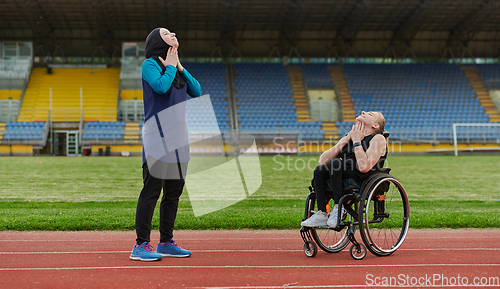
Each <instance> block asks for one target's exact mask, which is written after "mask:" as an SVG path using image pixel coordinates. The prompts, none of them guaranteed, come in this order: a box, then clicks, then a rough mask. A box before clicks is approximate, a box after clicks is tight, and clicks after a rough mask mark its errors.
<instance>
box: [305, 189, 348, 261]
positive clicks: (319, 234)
mask: <svg viewBox="0 0 500 289" xmlns="http://www.w3.org/2000/svg"><path fill="white" fill-rule="evenodd" d="M314 203H315V202H312V203H310V204H311V206H313V208H309V212H311V211H312V210H313V209H314ZM329 206H330V208H333V206H334V203H333V199H330V200H329ZM310 215H311V213H310ZM310 215H309V216H308V217H310ZM348 218H352V217H351V216H349V215H348ZM353 229H355V228H354V227H353ZM311 235H312V237H313V239H314V241H315V242H316V244H318V247H320V248H321V250H323V251H325V252H327V253H337V252H340V251H342V250H344V249H345V248H346V247H347V245H349V242H350V241H349V237H348V236H347V228H343V229H342V230H340V231H337V230H334V229H331V228H329V227H327V226H325V227H315V228H311Z"/></svg>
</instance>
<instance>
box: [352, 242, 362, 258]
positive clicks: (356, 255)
mask: <svg viewBox="0 0 500 289" xmlns="http://www.w3.org/2000/svg"><path fill="white" fill-rule="evenodd" d="M350 253H351V257H352V258H353V259H354V260H361V259H363V258H364V257H365V256H366V246H365V245H363V244H359V251H358V250H356V245H352V246H351V249H350Z"/></svg>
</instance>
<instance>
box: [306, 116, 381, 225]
mask: <svg viewBox="0 0 500 289" xmlns="http://www.w3.org/2000/svg"><path fill="white" fill-rule="evenodd" d="M384 127H385V118H384V116H383V115H382V113H381V112H371V111H370V112H364V111H362V112H361V114H360V115H359V116H358V117H357V118H356V124H355V125H353V127H352V129H351V131H350V132H349V133H347V134H346V135H345V136H344V137H342V138H341V139H340V140H339V142H338V143H337V144H336V145H335V146H333V147H332V148H330V149H328V150H327V151H325V152H324V153H323V154H322V155H321V156H320V158H319V161H318V166H317V167H316V169H315V170H314V179H313V185H314V188H315V192H316V200H317V202H318V212H317V213H316V214H314V215H312V216H311V217H310V218H309V219H307V220H305V221H303V222H302V223H301V226H303V227H322V226H329V227H331V228H336V227H337V216H338V210H339V208H338V203H339V200H340V198H341V197H342V189H343V182H345V181H346V180H350V179H353V180H354V181H355V182H356V183H357V184H361V183H362V182H363V180H365V179H366V178H367V177H369V176H370V175H371V174H372V173H373V172H374V171H377V170H380V169H382V168H383V166H384V161H385V159H386V158H387V140H386V138H385V137H384V136H383V132H384ZM328 182H330V186H328ZM328 187H330V188H331V190H332V191H333V200H334V204H335V206H334V208H333V209H332V210H331V212H330V214H327V208H326V199H325V196H326V190H327V189H328ZM344 216H345V211H344V210H343V214H342V219H343V218H344Z"/></svg>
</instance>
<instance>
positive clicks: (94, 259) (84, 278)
mask: <svg viewBox="0 0 500 289" xmlns="http://www.w3.org/2000/svg"><path fill="white" fill-rule="evenodd" d="M152 237H153V240H152V242H153V243H154V246H153V247H156V246H155V245H156V242H157V240H158V235H154V236H152ZM134 239H135V233H134V232H0V288H158V287H170V288H172V287H202V288H210V287H217V288H221V287H230V288H288V287H290V288H346V287H347V288H387V287H389V286H385V285H386V283H387V284H388V285H393V286H392V287H415V288H417V287H418V288H428V287H432V286H431V285H434V288H440V287H443V286H442V285H446V283H445V282H447V285H455V286H452V287H468V288H471V285H474V282H475V281H477V282H476V283H477V284H478V285H481V282H482V284H483V285H490V286H491V285H493V286H491V287H489V288H500V284H499V281H498V280H499V278H500V241H499V240H500V230H410V231H409V233H408V236H407V238H406V240H405V242H404V243H403V245H402V246H401V247H400V248H399V249H398V250H397V251H396V252H395V253H394V254H393V255H391V256H388V257H376V256H374V255H372V254H370V253H369V252H368V254H367V256H366V257H365V258H364V259H363V260H360V261H356V260H354V259H352V258H351V256H350V254H349V252H348V249H349V247H350V246H349V247H347V249H346V250H344V251H342V252H340V253H336V254H328V253H325V252H323V251H319V252H318V254H317V255H316V257H315V258H308V257H306V256H305V254H304V252H303V250H302V245H303V242H302V239H301V237H300V234H299V230H298V229H297V230H293V231H275V230H273V231H250V230H243V231H176V232H175V239H176V240H177V242H178V243H179V245H180V246H182V247H184V248H186V249H189V250H192V251H193V255H192V256H191V257H189V258H164V259H163V260H162V261H159V262H140V261H132V260H130V259H129V255H130V252H131V250H132V246H133V245H134ZM358 240H360V238H359V236H358ZM384 280H385V282H386V283H384ZM466 282H467V283H466ZM495 282H496V283H495ZM465 285H468V286H465ZM445 287H446V286H445ZM472 287H476V286H472ZM446 288H449V287H446Z"/></svg>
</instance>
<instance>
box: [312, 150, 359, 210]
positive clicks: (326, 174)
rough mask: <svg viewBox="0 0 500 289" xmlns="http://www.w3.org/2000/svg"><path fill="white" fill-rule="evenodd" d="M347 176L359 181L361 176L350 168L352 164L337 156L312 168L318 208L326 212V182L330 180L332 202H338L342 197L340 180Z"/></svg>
mask: <svg viewBox="0 0 500 289" xmlns="http://www.w3.org/2000/svg"><path fill="white" fill-rule="evenodd" d="M349 178H352V179H354V180H355V181H356V182H358V183H361V178H360V177H359V176H358V175H357V174H356V171H354V170H353V169H352V165H347V164H346V162H344V161H342V160H341V159H339V158H334V159H332V160H331V161H330V162H328V163H327V164H324V165H321V166H317V167H316V169H314V180H313V182H314V190H315V192H316V200H317V201H318V210H321V211H322V212H326V200H325V196H326V190H327V189H328V184H327V182H330V185H331V187H330V188H331V190H332V191H333V202H334V203H335V204H338V203H339V201H340V198H341V197H342V180H345V179H349Z"/></svg>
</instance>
